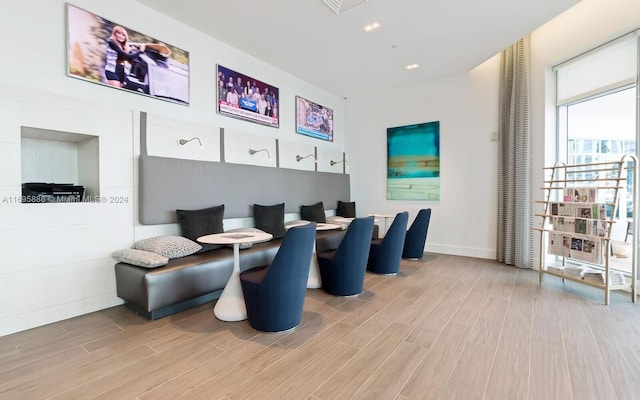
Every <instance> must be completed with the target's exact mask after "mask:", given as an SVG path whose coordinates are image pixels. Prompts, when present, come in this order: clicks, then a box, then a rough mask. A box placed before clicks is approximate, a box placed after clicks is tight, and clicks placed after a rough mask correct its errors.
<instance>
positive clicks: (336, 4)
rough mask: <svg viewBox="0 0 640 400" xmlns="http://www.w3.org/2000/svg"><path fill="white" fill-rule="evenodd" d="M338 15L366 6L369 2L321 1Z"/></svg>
mask: <svg viewBox="0 0 640 400" xmlns="http://www.w3.org/2000/svg"><path fill="white" fill-rule="evenodd" d="M321 1H322V2H323V3H324V4H326V5H327V7H329V8H330V9H331V11H333V12H334V13H336V14H340V13H342V12H345V11H347V10H348V9H350V8H353V7H355V6H358V5H360V4H364V3H366V2H368V1H369V0H321Z"/></svg>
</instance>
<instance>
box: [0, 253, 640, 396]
mask: <svg viewBox="0 0 640 400" xmlns="http://www.w3.org/2000/svg"><path fill="white" fill-rule="evenodd" d="M214 304H215V302H213V303H209V304H203V305H200V306H198V307H194V308H191V309H189V310H185V311H183V312H180V313H177V314H174V315H170V316H168V317H165V318H161V319H159V320H156V321H148V320H146V319H144V318H142V317H140V316H139V315H137V314H135V313H133V312H131V311H130V310H129V309H127V308H125V307H124V306H116V307H111V308H109V309H106V310H102V311H98V312H96V313H91V314H87V315H83V316H79V317H75V318H72V319H69V320H66V321H60V322H56V323H53V324H49V325H46V326H43V327H39V328H35V329H31V330H28V331H25V332H21V333H17V334H13V335H7V336H5V337H0V398H1V399H5V398H6V399H18V400H22V399H49V398H58V399H61V398H77V399H82V400H85V399H90V398H108V399H112V398H113V399H118V400H120V399H140V400H169V399H171V400H175V399H180V398H182V399H189V400H192V399H207V400H210V399H221V400H238V399H243V400H244V399H256V398H260V399H261V400H262V399H265V400H275V399H278V400H282V399H284V400H287V399H292V400H294V399H295V400H300V399H309V400H328V399H331V400H333V399H342V398H344V399H346V398H354V399H360V398H365V399H368V398H372V399H378V398H384V399H386V398H390V399H396V400H418V399H438V398H440V399H447V400H448V399H456V398H465V399H474V398H477V399H480V398H482V399H483V400H514V399H517V400H538V399H543V400H546V399H572V400H578V399H580V400H582V399H591V398H598V399H601V398H602V399H607V400H610V399H611V400H617V399H620V400H631V399H633V400H635V399H636V398H637V397H638V396H637V394H638V393H640V379H638V378H637V376H638V373H637V371H639V370H640V341H639V340H636V339H637V338H638V337H640V304H635V303H632V302H631V300H630V299H629V294H628V293H625V292H613V293H612V294H611V304H610V305H609V306H605V305H603V295H602V291H601V290H597V289H593V288H589V287H585V286H584V285H579V284H577V283H575V282H564V283H563V282H562V280H561V279H554V277H550V276H548V277H545V279H544V281H543V283H542V284H540V283H539V275H538V273H537V271H532V270H523V269H518V268H515V267H511V266H506V265H503V264H500V263H497V262H495V261H492V260H484V259H475V258H468V257H459V256H449V255H442V254H425V256H424V257H423V259H422V260H419V261H402V263H401V267H400V273H399V274H398V275H397V276H380V275H375V274H371V273H367V274H366V276H365V287H364V290H363V292H362V293H361V294H360V295H359V296H356V297H349V298H346V297H341V296H332V295H329V294H327V293H325V292H324V291H323V290H322V289H314V290H308V291H307V296H306V298H305V303H304V311H303V315H302V321H301V324H300V325H299V326H298V327H297V328H296V329H294V330H292V331H289V332H285V333H280V334H266V333H261V332H258V331H255V330H254V329H253V328H251V326H250V325H249V323H248V321H239V322H223V321H220V320H218V319H216V318H215V316H214V315H213V305H214ZM389 370H392V371H391V373H388V371H389Z"/></svg>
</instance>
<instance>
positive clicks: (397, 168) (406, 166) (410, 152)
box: [387, 121, 440, 201]
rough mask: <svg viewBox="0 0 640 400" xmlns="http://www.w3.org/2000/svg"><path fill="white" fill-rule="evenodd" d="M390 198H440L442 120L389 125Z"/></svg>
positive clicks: (388, 193) (388, 179) (388, 178)
mask: <svg viewBox="0 0 640 400" xmlns="http://www.w3.org/2000/svg"><path fill="white" fill-rule="evenodd" d="M387 199H388V200H431V201H439V200H440V121H435V122H425V123H421V124H413V125H406V126H398V127H394V128H387Z"/></svg>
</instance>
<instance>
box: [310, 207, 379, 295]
mask: <svg viewBox="0 0 640 400" xmlns="http://www.w3.org/2000/svg"><path fill="white" fill-rule="evenodd" d="M373 221H374V218H373V217H367V218H356V219H354V220H353V221H351V223H350V224H349V228H348V230H347V233H346V234H345V235H344V238H343V239H342V241H341V242H340V245H339V246H338V248H337V249H336V250H331V251H324V252H320V253H318V255H317V256H318V266H319V267H320V278H321V279H322V288H323V289H324V291H325V292H327V293H329V294H333V295H335V296H354V295H357V294H359V293H360V292H362V288H363V286H364V276H365V273H366V271H367V259H368V258H369V247H370V246H371V234H372V232H373Z"/></svg>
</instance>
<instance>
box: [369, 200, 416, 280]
mask: <svg viewBox="0 0 640 400" xmlns="http://www.w3.org/2000/svg"><path fill="white" fill-rule="evenodd" d="M408 220H409V213H408V212H406V211H404V212H401V213H398V214H396V217H395V219H394V220H393V223H392V224H391V226H390V227H389V230H388V231H387V233H386V234H385V235H384V237H383V238H382V239H374V240H372V241H371V249H370V250H369V261H368V263H367V270H369V271H371V272H373V273H376V274H381V275H395V274H397V273H398V271H400V261H401V260H402V249H403V248H404V238H405V236H406V235H407V222H408Z"/></svg>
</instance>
